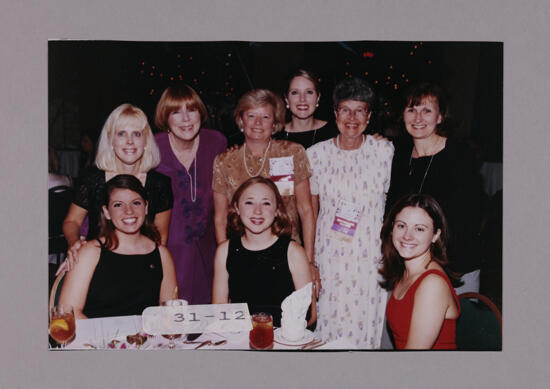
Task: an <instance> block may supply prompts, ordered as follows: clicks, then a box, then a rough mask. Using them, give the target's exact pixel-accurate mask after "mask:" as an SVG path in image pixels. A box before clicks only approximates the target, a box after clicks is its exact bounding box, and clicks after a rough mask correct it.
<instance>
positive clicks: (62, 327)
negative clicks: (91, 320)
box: [50, 304, 76, 348]
mask: <svg viewBox="0 0 550 389" xmlns="http://www.w3.org/2000/svg"><path fill="white" fill-rule="evenodd" d="M75 327H76V326H75V321H74V309H73V307H72V306H70V305H61V304H58V305H56V306H55V307H52V309H51V310H50V336H51V337H52V338H53V339H54V340H55V341H56V342H57V343H58V344H59V345H60V347H61V348H65V346H66V345H67V343H68V342H69V341H70V340H72V339H73V338H74V336H75Z"/></svg>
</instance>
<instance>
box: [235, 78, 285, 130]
mask: <svg viewBox="0 0 550 389" xmlns="http://www.w3.org/2000/svg"><path fill="white" fill-rule="evenodd" d="M264 105H271V107H272V108H273V133H275V132H277V131H280V130H281V129H282V128H283V126H284V124H285V114H286V111H285V105H284V104H283V100H282V99H281V98H280V97H279V96H277V95H276V94H275V93H273V92H271V91H270V90H268V89H254V90H251V91H248V92H246V93H245V94H244V95H242V96H241V98H240V99H239V102H238V103H237V107H235V115H234V117H235V123H237V126H239V127H240V128H242V126H243V118H242V116H243V113H244V112H245V111H247V110H249V109H251V108H257V107H261V106H264Z"/></svg>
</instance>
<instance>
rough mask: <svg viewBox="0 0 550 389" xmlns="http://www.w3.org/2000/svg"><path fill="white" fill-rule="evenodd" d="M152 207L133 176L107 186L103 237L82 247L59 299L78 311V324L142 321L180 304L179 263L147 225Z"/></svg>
mask: <svg viewBox="0 0 550 389" xmlns="http://www.w3.org/2000/svg"><path fill="white" fill-rule="evenodd" d="M148 205H149V204H148V201H147V192H146V190H145V188H144V187H143V186H142V185H141V183H140V181H139V180H138V179H137V178H136V177H134V176H133V175H128V174H121V175H118V176H115V177H114V178H112V179H111V180H109V181H108V182H107V183H106V185H105V199H104V202H103V207H102V213H101V216H100V218H101V220H100V225H101V228H100V237H99V238H98V239H97V240H92V241H89V242H87V243H86V244H84V245H83V246H82V248H81V249H80V252H79V257H80V260H79V261H78V263H76V264H75V266H74V268H73V270H71V271H70V272H68V273H67V275H66V278H65V281H64V283H63V288H62V289H61V294H60V296H59V303H60V304H69V305H72V306H73V308H74V313H75V318H76V319H85V318H87V317H104V316H125V315H141V313H142V312H143V310H144V309H145V308H147V307H149V306H155V305H159V304H160V303H161V302H162V301H165V300H170V299H173V298H175V296H176V290H177V288H176V285H177V284H176V274H175V270H174V263H173V262H172V257H171V256H170V253H169V252H168V250H167V249H166V248H165V247H164V246H160V245H159V244H160V234H159V232H158V230H157V229H156V227H155V226H154V225H153V224H152V223H151V222H150V221H149V220H148V219H147V211H148Z"/></svg>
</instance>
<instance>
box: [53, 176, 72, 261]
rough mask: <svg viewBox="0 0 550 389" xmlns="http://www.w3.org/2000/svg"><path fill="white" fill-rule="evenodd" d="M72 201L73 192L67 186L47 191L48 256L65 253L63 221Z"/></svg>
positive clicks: (65, 243) (55, 187)
mask: <svg viewBox="0 0 550 389" xmlns="http://www.w3.org/2000/svg"><path fill="white" fill-rule="evenodd" d="M72 199H73V190H72V189H71V187H69V186H65V185H59V186H54V187H53V188H50V189H49V190H48V254H58V253H63V252H65V251H67V242H66V240H65V237H64V236H63V220H64V219H65V216H67V212H68V211H69V206H70V205H71V201H72Z"/></svg>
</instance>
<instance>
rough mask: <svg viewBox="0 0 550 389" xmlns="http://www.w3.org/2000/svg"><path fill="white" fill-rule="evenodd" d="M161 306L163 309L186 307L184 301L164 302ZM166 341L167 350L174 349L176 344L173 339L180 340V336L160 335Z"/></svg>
mask: <svg viewBox="0 0 550 389" xmlns="http://www.w3.org/2000/svg"><path fill="white" fill-rule="evenodd" d="M162 305H163V306H165V307H177V306H183V305H187V301H186V300H181V299H180V300H166V301H163V302H162ZM162 336H163V337H165V338H166V339H168V340H169V341H170V342H169V343H168V348H169V349H173V348H175V347H176V343H175V342H174V339H178V338H181V334H164V335H162Z"/></svg>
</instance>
